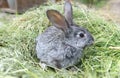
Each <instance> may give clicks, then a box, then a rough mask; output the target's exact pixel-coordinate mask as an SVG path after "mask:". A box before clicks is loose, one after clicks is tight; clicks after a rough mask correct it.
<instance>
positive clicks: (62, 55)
mask: <svg viewBox="0 0 120 78" xmlns="http://www.w3.org/2000/svg"><path fill="white" fill-rule="evenodd" d="M64 13H65V17H64V16H63V15H62V14H61V13H59V12H58V11H56V10H47V12H46V14H47V17H48V19H49V21H50V22H51V23H52V24H53V26H50V27H48V28H47V29H46V30H45V31H44V32H43V33H42V34H41V35H39V36H38V37H37V38H36V51H37V57H38V58H39V59H40V63H41V64H43V65H46V66H50V67H53V68H58V69H61V68H67V67H70V66H73V65H75V64H76V63H78V62H79V60H80V58H81V56H82V53H83V49H84V48H85V47H86V46H88V45H92V44H93V42H94V39H93V37H92V35H91V34H90V33H89V31H87V30H86V29H85V28H82V27H80V26H78V25H76V24H74V22H73V12H72V5H71V3H70V1H69V0H67V1H66V2H65V5H64Z"/></svg>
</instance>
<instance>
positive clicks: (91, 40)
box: [88, 36, 94, 45]
mask: <svg viewBox="0 0 120 78" xmlns="http://www.w3.org/2000/svg"><path fill="white" fill-rule="evenodd" d="M93 43H94V38H93V37H92V36H91V37H90V39H89V41H88V44H89V45H92V44H93Z"/></svg>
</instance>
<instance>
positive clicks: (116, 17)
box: [99, 0, 120, 26]
mask: <svg viewBox="0 0 120 78" xmlns="http://www.w3.org/2000/svg"><path fill="white" fill-rule="evenodd" d="M99 11H100V12H101V14H102V15H103V16H104V17H105V18H106V19H107V20H110V21H113V22H116V23H117V24H118V25H119V26H120V0H109V2H108V3H107V4H106V5H105V6H104V7H103V8H101V9H100V10H99Z"/></svg>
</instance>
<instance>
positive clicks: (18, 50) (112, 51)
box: [0, 4, 120, 78]
mask: <svg viewBox="0 0 120 78" xmlns="http://www.w3.org/2000/svg"><path fill="white" fill-rule="evenodd" d="M47 9H56V10H59V11H60V12H61V13H63V5H59V4H48V5H45V6H40V7H39V8H34V9H31V10H29V11H28V12H26V13H24V14H23V15H20V16H19V17H17V18H16V19H14V20H13V21H12V22H10V23H9V25H7V26H3V27H1V28H0V78H48V77H49V78H103V77H104V78H117V77H120V48H119V47H120V32H119V31H120V30H119V29H118V27H117V25H116V24H115V23H112V22H107V21H105V20H104V19H103V18H101V17H100V16H99V15H97V13H96V12H92V11H87V10H83V9H81V8H79V7H77V6H76V7H73V10H74V21H75V22H76V23H77V24H79V25H81V26H83V27H85V28H87V29H88V30H89V31H90V32H91V33H92V34H93V36H94V38H95V44H94V45H93V46H91V47H89V48H86V49H85V51H84V58H83V59H82V62H81V64H80V63H79V64H78V65H77V67H78V70H79V71H76V72H71V71H67V70H62V71H56V72H53V71H52V70H46V71H44V70H42V69H41V67H40V66H39V61H38V59H37V58H36V52H35V38H36V37H37V36H38V34H40V33H41V32H42V31H44V29H45V28H46V27H47V26H48V25H49V24H50V23H49V21H48V19H47V17H46V13H45V12H46V10H47Z"/></svg>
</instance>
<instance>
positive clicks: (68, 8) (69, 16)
mask: <svg viewBox="0 0 120 78" xmlns="http://www.w3.org/2000/svg"><path fill="white" fill-rule="evenodd" d="M65 1H66V2H65V4H64V14H65V18H66V20H67V22H68V23H69V25H72V24H73V11H72V5H71V2H70V0H65Z"/></svg>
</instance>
